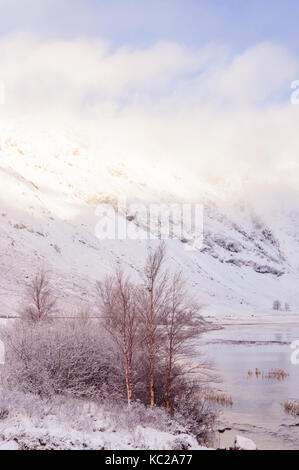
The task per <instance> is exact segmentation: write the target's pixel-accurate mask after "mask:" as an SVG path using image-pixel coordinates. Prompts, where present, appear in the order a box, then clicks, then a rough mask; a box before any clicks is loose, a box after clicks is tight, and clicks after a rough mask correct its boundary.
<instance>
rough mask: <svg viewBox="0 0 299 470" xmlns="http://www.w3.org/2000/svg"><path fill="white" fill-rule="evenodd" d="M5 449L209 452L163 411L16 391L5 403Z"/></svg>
mask: <svg viewBox="0 0 299 470" xmlns="http://www.w3.org/2000/svg"><path fill="white" fill-rule="evenodd" d="M1 410H7V411H8V416H7V417H4V418H2V419H0V451H1V450H87V449H93V450H147V449H149V450H170V449H172V450H187V449H190V450H191V449H192V450H205V449H206V448H205V447H202V446H200V445H199V444H198V442H197V440H196V438H195V437H194V436H193V435H192V434H190V433H188V430H187V429H186V427H184V426H183V425H181V424H178V423H177V422H176V421H174V420H172V419H170V417H169V416H168V414H167V413H166V412H165V411H164V410H161V409H157V410H154V411H151V410H149V409H146V408H144V407H143V406H141V405H134V407H133V408H132V409H131V410H128V409H127V408H126V406H123V407H121V406H117V405H115V404H114V405H107V404H104V405H102V406H101V405H99V404H95V403H91V402H81V401H76V400H74V399H68V400H67V399H65V398H58V397H57V398H54V399H52V400H51V401H49V400H46V401H42V400H40V399H39V398H37V397H33V396H30V395H23V394H20V393H10V396H9V397H7V399H6V400H4V401H3V399H2V401H1V402H0V411H1Z"/></svg>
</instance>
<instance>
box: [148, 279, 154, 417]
mask: <svg viewBox="0 0 299 470" xmlns="http://www.w3.org/2000/svg"><path fill="white" fill-rule="evenodd" d="M149 328H150V344H149V373H150V397H151V408H152V409H153V408H154V406H155V389H154V366H153V346H154V344H153V285H152V290H151V305H150V315H149Z"/></svg>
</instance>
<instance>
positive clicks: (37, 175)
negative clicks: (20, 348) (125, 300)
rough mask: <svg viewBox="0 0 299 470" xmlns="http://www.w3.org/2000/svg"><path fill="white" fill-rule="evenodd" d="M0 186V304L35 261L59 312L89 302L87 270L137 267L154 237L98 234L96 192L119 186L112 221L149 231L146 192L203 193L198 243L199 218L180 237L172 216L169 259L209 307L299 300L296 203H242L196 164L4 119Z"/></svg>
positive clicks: (236, 309) (160, 197)
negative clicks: (115, 149) (187, 166)
mask: <svg viewBox="0 0 299 470" xmlns="http://www.w3.org/2000/svg"><path fill="white" fill-rule="evenodd" d="M16 129H17V130H16ZM0 194H1V203H2V205H1V212H0V220H1V232H0V249H1V261H2V270H1V289H0V294H1V295H0V314H4V315H6V314H11V313H13V312H14V311H15V309H16V308H17V307H18V305H19V304H20V302H21V297H22V294H23V290H24V287H25V285H26V283H27V282H28V280H29V278H30V276H31V275H32V272H33V271H34V270H35V269H36V268H37V267H38V266H40V265H43V264H44V265H45V266H48V267H50V268H51V270H52V272H53V274H54V273H55V275H53V282H55V287H56V292H57V297H58V298H59V302H60V303H61V306H62V308H63V309H64V310H65V311H66V312H73V311H76V310H78V308H80V306H81V305H84V304H85V303H86V302H88V303H90V304H91V305H94V304H95V298H94V284H95V281H96V280H97V279H99V278H101V277H102V276H103V275H104V274H105V273H106V272H109V270H111V269H113V267H114V265H115V263H116V262H118V263H123V264H124V266H125V267H126V269H128V270H129V271H130V272H131V273H132V274H133V275H137V273H138V271H139V270H140V267H141V265H142V262H143V260H144V256H145V255H146V248H147V247H148V245H149V244H151V243H156V242H154V241H149V240H135V241H134V240H101V239H99V238H98V237H97V236H96V227H97V224H98V223H99V221H100V222H101V218H100V217H99V215H97V214H98V212H97V207H98V206H99V204H103V203H110V204H111V205H112V206H113V207H116V206H117V201H118V200H120V199H121V200H123V199H124V197H126V198H127V201H128V203H127V204H128V205H127V209H125V208H121V210H120V212H119V214H118V221H122V222H125V223H126V224H127V226H129V227H130V230H131V232H132V231H134V230H136V229H137V228H138V230H139V231H141V232H142V233H143V235H144V237H146V238H149V234H151V236H153V235H155V234H157V231H158V228H159V226H158V225H159V224H158V223H157V222H155V223H153V222H152V221H150V220H147V218H146V216H145V214H144V210H143V208H144V207H147V208H148V207H149V204H153V203H156V204H174V203H179V204H182V203H185V204H186V203H197V204H199V203H200V204H203V206H204V219H203V223H204V238H203V243H201V241H202V234H201V231H200V230H199V229H197V231H196V232H195V233H194V231H192V230H188V229H186V230H185V232H184V236H183V237H182V236H181V234H180V233H179V229H180V220H173V221H172V222H173V223H172V236H171V238H170V239H168V240H167V241H166V244H167V249H168V257H169V260H168V263H169V266H170V268H171V269H172V268H173V267H179V268H180V269H182V270H183V271H184V273H185V276H186V277H187V278H188V279H189V280H190V285H191V286H192V287H193V288H194V289H195V291H196V293H197V295H198V298H199V299H200V301H201V303H202V304H203V312H204V313H205V314H206V315H211V316H217V317H219V316H222V317H223V316H242V315H244V316H245V317H248V316H251V315H255V316H257V317H261V316H262V315H263V314H275V316H279V318H282V317H284V316H285V315H286V313H285V312H275V313H274V312H273V311H272V305H273V301H274V300H276V299H278V300H280V301H281V303H282V305H283V306H284V304H285V303H287V304H289V305H290V307H291V310H292V313H294V314H296V313H297V312H298V311H299V296H298V294H297V285H298V280H299V279H298V278H299V271H298V265H299V264H298V263H297V262H296V254H297V253H298V248H299V240H298V236H297V233H298V230H297V227H298V224H299V213H297V212H294V211H293V212H289V213H288V212H284V213H282V214H279V217H278V216H277V214H276V215H273V216H272V215H271V214H269V213H267V214H265V217H263V215H261V214H259V216H257V215H256V213H255V211H254V209H253V208H252V207H250V206H249V205H248V204H242V203H241V202H240V203H236V200H235V202H234V204H231V203H230V202H229V200H228V199H227V198H226V194H225V191H223V190H222V189H220V188H219V187H217V186H215V185H211V184H207V183H205V184H204V183H203V182H201V180H200V178H199V176H198V175H196V174H195V173H194V174H193V175H192V173H191V172H190V173H189V174H187V173H186V174H184V173H183V172H182V171H181V169H178V168H177V169H175V168H171V169H170V166H169V167H167V166H165V165H164V166H163V165H162V164H160V163H159V162H152V163H150V162H144V161H139V160H138V159H136V158H135V159H130V158H129V157H127V156H125V155H124V156H123V158H120V156H119V155H117V156H115V157H114V158H111V156H105V155H102V154H101V153H100V150H99V149H97V150H95V147H94V146H93V145H92V143H90V142H89V141H88V139H87V140H86V141H84V138H82V136H81V135H80V134H76V133H75V132H74V131H73V130H69V131H68V132H65V133H64V134H62V133H60V134H55V133H54V132H53V133H52V134H51V133H50V132H49V131H48V129H47V128H44V129H39V131H38V132H36V131H35V132H34V133H32V132H30V131H29V130H28V128H26V126H25V125H23V127H22V125H19V126H17V127H16V125H15V124H5V125H4V124H3V123H2V130H1V133H0ZM131 203H135V204H139V206H136V205H135V207H130V204H131ZM140 204H142V205H141V206H140ZM191 246H195V247H196V249H193V250H191V249H190V247H191Z"/></svg>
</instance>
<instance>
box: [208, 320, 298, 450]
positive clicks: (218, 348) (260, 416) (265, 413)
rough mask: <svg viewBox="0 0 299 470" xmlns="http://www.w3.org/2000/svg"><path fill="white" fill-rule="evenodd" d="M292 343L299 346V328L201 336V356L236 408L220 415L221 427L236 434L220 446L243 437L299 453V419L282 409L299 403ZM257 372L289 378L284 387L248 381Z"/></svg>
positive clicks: (234, 328) (230, 329) (251, 328)
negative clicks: (276, 372) (274, 371)
mask: <svg viewBox="0 0 299 470" xmlns="http://www.w3.org/2000/svg"><path fill="white" fill-rule="evenodd" d="M294 340H299V324H261V325H230V326H227V327H225V328H224V329H223V330H219V331H210V332H207V333H205V334H203V335H202V337H201V339H200V343H199V350H200V351H202V352H203V353H204V354H205V355H206V356H207V358H209V359H211V360H212V361H213V363H214V367H215V369H216V371H217V372H218V373H219V375H220V377H221V379H222V380H223V383H220V384H217V385H216V388H217V389H219V390H223V391H225V392H227V393H228V395H230V396H231V397H232V399H233V402H234V404H233V407H232V408H226V409H224V410H223V412H222V415H221V424H220V427H222V426H224V427H230V428H232V431H228V432H226V433H224V434H221V435H220V436H219V437H220V443H221V445H222V446H227V445H231V444H232V441H233V438H234V437H235V435H236V434H238V433H240V434H242V435H246V436H247V437H249V438H251V439H253V440H254V441H255V443H256V444H257V446H258V448H259V449H299V416H298V418H297V419H296V418H293V417H291V416H288V415H286V413H285V412H284V409H283V407H282V406H281V403H282V402H283V401H284V400H286V399H294V398H299V365H298V366H295V365H293V364H292V362H291V354H292V352H293V350H292V349H291V347H290V344H291V343H292V342H293V341H294ZM256 368H258V369H259V370H260V371H262V372H265V373H267V372H269V371H270V370H271V369H278V368H279V369H283V370H284V371H286V372H287V373H289V374H290V375H289V377H287V378H286V379H285V380H284V381H281V382H278V381H270V380H267V379H265V378H262V376H259V378H256V376H255V375H253V376H251V377H249V376H248V371H249V370H251V371H255V369H256ZM296 424H297V426H296ZM217 439H218V437H217ZM215 444H216V445H219V442H216V443H215Z"/></svg>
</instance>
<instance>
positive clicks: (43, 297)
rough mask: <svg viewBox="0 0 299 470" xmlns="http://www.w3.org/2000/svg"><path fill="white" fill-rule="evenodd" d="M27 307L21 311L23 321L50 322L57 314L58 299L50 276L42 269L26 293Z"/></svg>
mask: <svg viewBox="0 0 299 470" xmlns="http://www.w3.org/2000/svg"><path fill="white" fill-rule="evenodd" d="M26 301H27V306H25V308H22V309H21V312H20V316H21V318H22V319H23V320H26V321H29V322H32V323H38V322H41V321H48V320H50V319H51V316H52V315H53V314H54V313H55V312H56V299H55V297H54V296H53V294H52V289H51V285H50V278H49V274H48V273H47V272H46V271H45V270H44V269H41V270H40V271H39V272H38V273H37V274H36V275H35V276H34V278H33V279H32V281H31V283H30V284H29V286H28V288H27V292H26Z"/></svg>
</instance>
